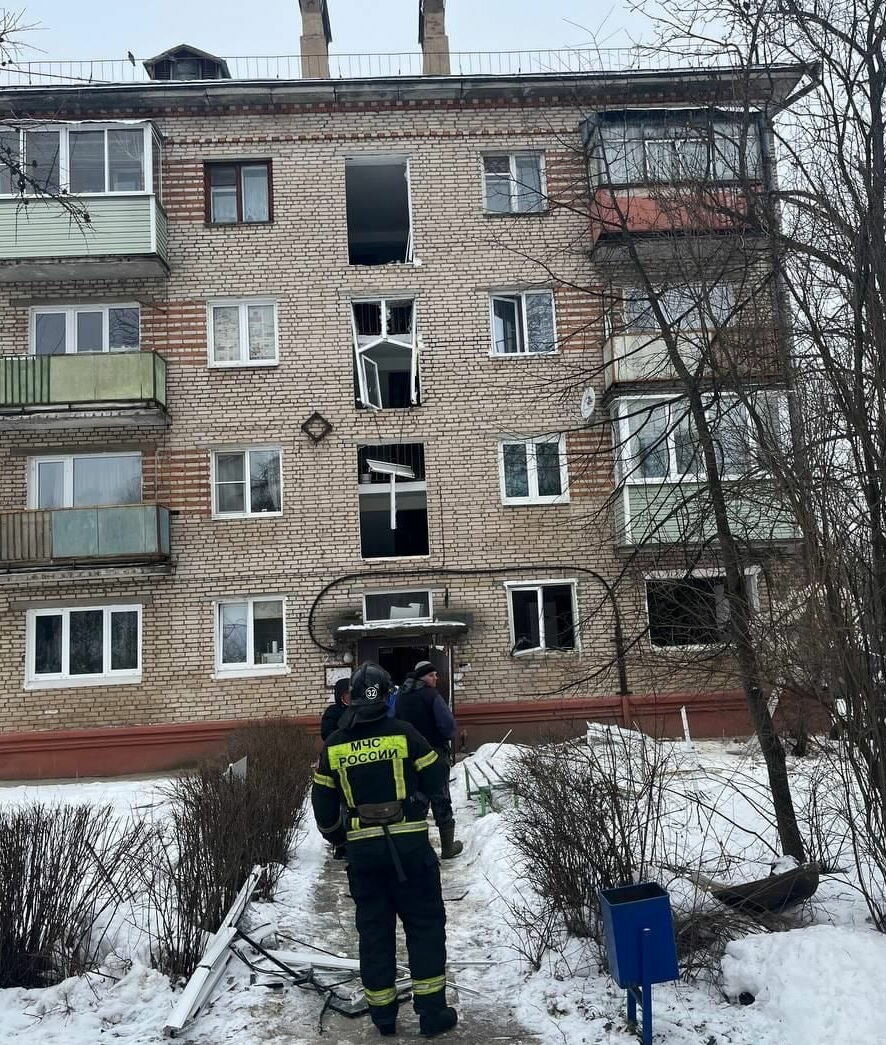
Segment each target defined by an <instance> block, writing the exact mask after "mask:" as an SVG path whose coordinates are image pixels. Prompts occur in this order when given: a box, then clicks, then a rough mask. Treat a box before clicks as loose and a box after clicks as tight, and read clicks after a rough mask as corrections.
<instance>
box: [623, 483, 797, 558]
mask: <svg viewBox="0 0 886 1045" xmlns="http://www.w3.org/2000/svg"><path fill="white" fill-rule="evenodd" d="M726 490H727V497H728V504H727V511H728V513H729V521H730V526H731V528H732V532H733V533H734V534H736V535H738V536H740V538H741V540H743V541H749V542H754V543H759V542H764V543H766V542H778V541H790V540H793V539H795V538H796V537H797V530H796V527H795V526H794V525H793V523H791V522H790V521H789V519H788V518H787V517H786V514H785V512H784V510H783V509H782V508H781V507H780V506H779V504H778V502H777V500H776V498H775V496H774V494H773V492H772V490H771V488H770V486H769V484H768V483H767V481H766V480H765V479H760V480H756V481H753V482H752V481H749V480H747V481H745V480H742V481H738V480H737V481H736V482H735V483H733V484H729V483H727V484H726ZM615 523H616V543H617V544H619V545H630V546H638V545H644V544H645V545H650V546H652V545H659V544H665V545H666V544H709V543H710V542H711V541H713V540H714V539H715V537H716V526H715V522H714V513H713V511H712V509H711V503H710V497H709V495H708V491H707V486H706V484H705V483H703V482H689V481H685V482H681V483H666V482H662V483H637V484H629V483H628V484H625V486H624V488H623V489H622V490H621V492H620V494H619V497H618V498H617V504H616V510H615Z"/></svg>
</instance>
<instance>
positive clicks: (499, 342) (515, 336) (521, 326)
mask: <svg viewBox="0 0 886 1045" xmlns="http://www.w3.org/2000/svg"><path fill="white" fill-rule="evenodd" d="M489 312H490V323H491V326H492V354H493V355H495V356H515V355H545V354H547V353H550V352H554V351H556V349H557V335H556V328H555V323H554V295H553V293H552V292H551V291H550V290H527V291H521V292H515V293H513V294H509V293H502V294H492V295H491V296H490V300H489Z"/></svg>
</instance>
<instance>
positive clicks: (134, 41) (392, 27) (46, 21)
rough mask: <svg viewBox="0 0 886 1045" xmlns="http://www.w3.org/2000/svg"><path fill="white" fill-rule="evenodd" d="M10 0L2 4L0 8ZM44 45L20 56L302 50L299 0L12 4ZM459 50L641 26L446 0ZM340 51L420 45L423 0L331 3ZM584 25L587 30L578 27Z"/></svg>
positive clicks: (583, 3)
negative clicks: (182, 46)
mask: <svg viewBox="0 0 886 1045" xmlns="http://www.w3.org/2000/svg"><path fill="white" fill-rule="evenodd" d="M3 6H4V0H0V8H2V7H3ZM5 6H6V7H11V8H14V9H15V10H18V9H19V8H20V7H25V15H24V17H25V19H26V21H27V22H29V23H39V28H38V29H36V30H34V31H33V32H30V33H28V34H27V35H26V37H25V39H26V41H27V42H30V43H32V44H33V45H34V46H35V47H36V48H39V50H40V51H42V52H44V53H43V54H41V53H39V52H38V51H30V52H29V53H24V54H22V55H21V58H22V59H23V60H27V59H30V60H31V61H38V60H40V59H50V58H123V57H125V55H126V52H127V51H132V52H133V54H134V55H135V56H136V57H137V58H148V57H150V56H152V55H154V54H157V53H159V52H160V51H164V50H166V48H168V47H171V46H172V45H174V44H178V43H189V44H193V45H194V46H195V47H200V48H203V50H206V51H211V52H212V53H214V54H219V55H222V56H235V55H250V54H297V53H298V38H299V33H300V25H301V22H300V17H299V12H298V0H248V2H246V3H244V2H243V0H128V2H127V0H78V2H77V3H71V0H32V2H27V3H26V0H16V2H15V3H14V4H13V3H10V2H9V0H6V3H5ZM446 9H447V10H446V20H447V30H448V33H449V46H450V48H451V49H452V50H453V51H504V50H529V49H535V48H557V47H565V46H570V47H574V46H580V45H582V44H585V45H587V44H590V43H591V42H592V41H591V36H590V34H589V32H588V29H589V30H591V31H592V32H594V33H596V34H597V45H598V46H609V47H618V46H625V45H628V44H630V42H631V40H630V38H629V33H628V30H630V29H633V30H634V32H635V33H636V32H637V30H638V29H639V23H638V21H637V19H636V18H635V17H632V16H630V15H628V14H625V12H624V10H623V8H622V3H621V0H612V2H610V0H448V2H447V4H446ZM329 15H330V21H331V23H332V39H333V42H332V47H331V50H332V51H333V52H335V53H338V54H349V53H350V54H365V53H367V52H377V51H381V52H391V51H415V50H417V49H418V0H329ZM582 27H587V28H582Z"/></svg>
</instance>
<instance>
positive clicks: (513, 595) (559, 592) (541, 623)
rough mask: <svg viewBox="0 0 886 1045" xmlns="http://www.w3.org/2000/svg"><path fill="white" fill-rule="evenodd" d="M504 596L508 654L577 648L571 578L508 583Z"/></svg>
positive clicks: (574, 601) (573, 587)
mask: <svg viewBox="0 0 886 1045" xmlns="http://www.w3.org/2000/svg"><path fill="white" fill-rule="evenodd" d="M508 599H509V600H510V606H509V609H510V616H511V652H512V653H515V654H516V653H530V652H532V651H534V650H574V649H577V638H576V619H577V616H578V614H577V610H576V600H575V583H574V582H573V581H562V582H552V583H544V584H509V585H508Z"/></svg>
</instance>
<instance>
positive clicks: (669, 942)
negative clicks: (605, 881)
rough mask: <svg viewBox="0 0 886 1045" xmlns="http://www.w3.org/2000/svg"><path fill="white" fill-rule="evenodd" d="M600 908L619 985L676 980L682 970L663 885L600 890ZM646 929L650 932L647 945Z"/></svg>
mask: <svg viewBox="0 0 886 1045" xmlns="http://www.w3.org/2000/svg"><path fill="white" fill-rule="evenodd" d="M600 909H601V913H602V915H603V929H604V931H605V934H606V954H607V956H608V958H609V971H610V974H611V975H612V978H613V979H614V980H615V982H616V983H617V984H618V985H619V987H623V988H627V987H633V986H637V985H638V984H644V983H645V984H653V983H665V982H666V981H668V980H676V979H677V977H678V976H679V975H680V970H679V968H678V966H677V941H676V939H675V937H674V920H673V917H672V915H671V902H670V899H669V897H668V894H667V892H666V891H665V890H664V889H662V887H661V886H660V885H657V884H656V883H655V882H643V883H641V884H640V885H624V886H621V887H619V888H617V889H601V890H600ZM645 929H648V930H649V933H648V934H646V938H645V944H644V941H643V936H644V930H645ZM644 955H645V961H644Z"/></svg>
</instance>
